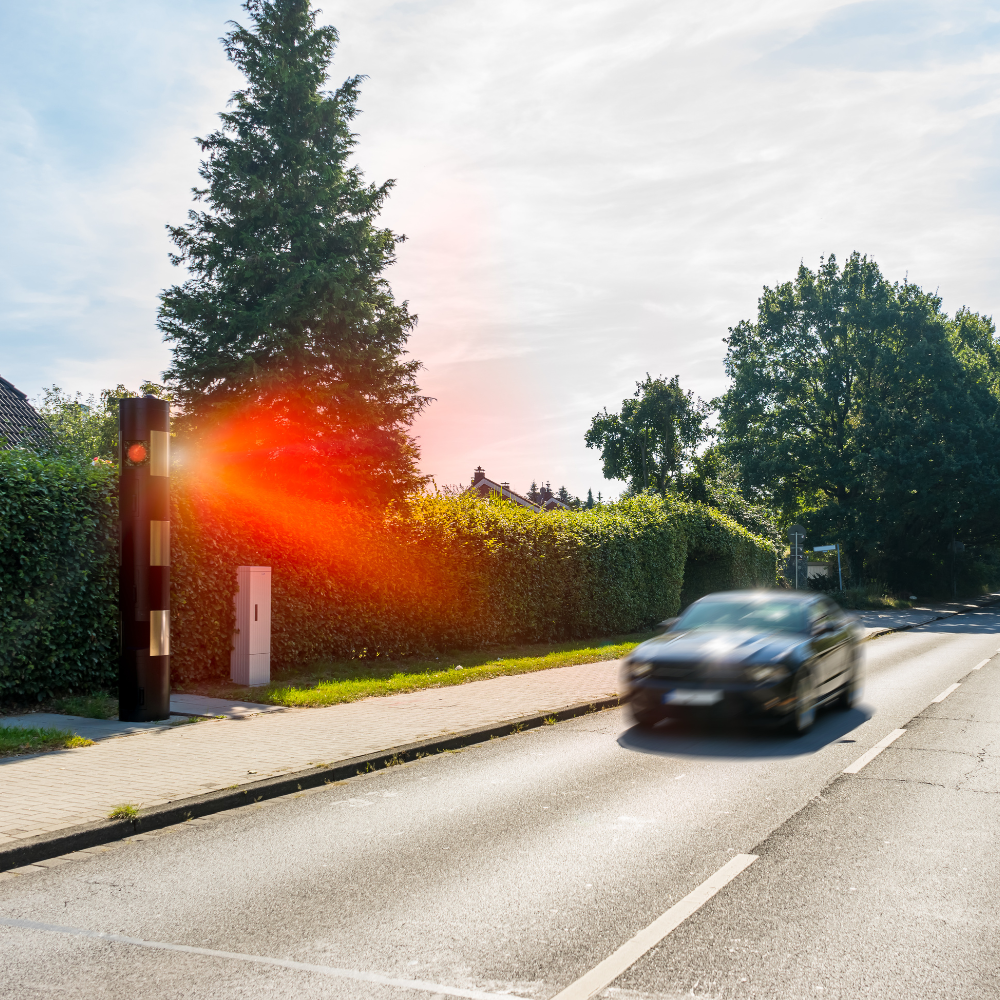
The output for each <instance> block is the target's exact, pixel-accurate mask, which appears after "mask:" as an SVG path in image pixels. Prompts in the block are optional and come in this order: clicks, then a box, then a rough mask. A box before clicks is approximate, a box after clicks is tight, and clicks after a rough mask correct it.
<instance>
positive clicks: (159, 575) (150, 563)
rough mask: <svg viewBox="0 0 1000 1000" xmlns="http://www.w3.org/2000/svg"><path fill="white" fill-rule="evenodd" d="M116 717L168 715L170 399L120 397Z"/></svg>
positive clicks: (133, 718)
mask: <svg viewBox="0 0 1000 1000" xmlns="http://www.w3.org/2000/svg"><path fill="white" fill-rule="evenodd" d="M118 468H119V470H120V474H119V477H118V517H119V526H120V532H121V534H120V548H119V551H120V559H121V562H120V564H119V569H118V621H119V636H120V639H119V642H120V646H119V659H118V718H119V719H121V720H122V721H123V722H153V721H156V720H159V719H168V718H170V404H169V403H168V402H167V401H166V400H165V399H157V398H156V397H155V396H143V397H142V398H141V399H135V398H130V399H120V400H119V401H118Z"/></svg>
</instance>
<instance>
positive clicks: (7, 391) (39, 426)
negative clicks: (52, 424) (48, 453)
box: [0, 376, 54, 450]
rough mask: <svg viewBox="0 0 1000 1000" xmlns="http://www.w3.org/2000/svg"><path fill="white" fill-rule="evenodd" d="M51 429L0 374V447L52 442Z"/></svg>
mask: <svg viewBox="0 0 1000 1000" xmlns="http://www.w3.org/2000/svg"><path fill="white" fill-rule="evenodd" d="M53 440H54V438H53V436H52V431H51V430H49V426H48V424H46V423H45V421H44V420H42V418H41V417H40V416H39V415H38V413H37V412H36V410H35V408H34V407H33V406H32V405H31V403H29V402H28V397H27V396H26V395H25V394H24V393H23V392H21V390H20V389H18V388H17V386H15V385H14V384H13V383H11V382H8V381H7V379H5V378H4V377H3V376H0V448H4V449H6V450H10V449H11V448H17V447H19V446H22V445H28V446H30V445H48V444H52V443H53Z"/></svg>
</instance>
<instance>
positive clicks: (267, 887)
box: [0, 609, 1000, 1000]
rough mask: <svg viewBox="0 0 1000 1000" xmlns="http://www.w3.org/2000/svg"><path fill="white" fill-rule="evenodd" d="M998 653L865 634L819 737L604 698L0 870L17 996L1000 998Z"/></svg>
mask: <svg viewBox="0 0 1000 1000" xmlns="http://www.w3.org/2000/svg"><path fill="white" fill-rule="evenodd" d="M998 647H1000V614H997V613H996V612H994V611H992V610H990V609H984V610H982V611H979V612H976V613H971V614H968V615H964V616H962V617H959V618H952V619H948V620H945V621H943V622H939V623H935V624H932V625H929V626H925V627H922V628H919V629H916V630H914V631H912V632H907V633H901V634H897V635H891V636H885V637H883V638H880V639H877V640H875V641H874V642H871V643H868V644H866V646H865V647H864V649H865V657H866V678H865V688H864V692H863V696H862V699H861V703H860V707H859V708H857V709H855V710H852V711H850V712H846V713H836V712H830V713H825V714H823V715H821V716H820V718H819V720H818V722H817V725H816V727H815V729H814V730H813V732H812V733H810V734H809V735H808V736H806V737H802V738H799V739H789V738H787V737H782V736H777V735H770V734H766V733H755V732H752V731H750V732H738V731H730V730H721V729H716V730H710V729H699V728H690V727H684V726H681V725H677V724H667V725H665V726H664V727H662V728H661V729H659V730H656V731H654V732H652V733H646V732H641V731H639V730H637V729H634V728H632V726H631V722H630V720H629V717H628V715H627V712H626V711H625V710H621V709H619V710H614V711H606V712H601V713H597V714H593V715H590V716H586V717H583V718H579V719H576V720H573V721H570V722H565V723H559V724H557V725H553V726H546V727H543V728H541V729H538V730H533V731H529V732H524V733H518V734H515V735H512V736H509V737H506V738H504V739H501V740H495V741H491V742H489V743H486V744H482V745H480V746H476V747H472V748H469V749H467V750H464V751H461V752H456V753H446V754H441V755H439V756H435V757H428V758H425V759H422V760H419V761H416V762H414V763H412V764H405V765H402V766H398V767H393V768H390V769H388V770H385V771H379V772H374V773H372V774H367V775H363V776H359V777H358V778H355V779H351V780H350V781H347V782H342V783H340V784H336V785H330V786H328V787H325V788H323V789H321V790H318V791H315V792H310V793H306V794H301V795H298V796H291V797H287V798H284V799H276V800H272V801H270V802H267V803H260V804H258V805H253V806H247V807H245V808H242V809H238V810H234V811H231V812H228V813H223V814H220V815H218V816H216V817H213V818H211V819H206V820H201V821H197V822H195V823H189V824H184V825H182V826H180V827H174V828H171V829H170V830H166V831H163V832H161V833H158V834H154V835H148V836H146V837H144V838H142V839H140V840H133V841H131V842H128V843H125V844H122V845H119V846H116V847H113V848H112V849H110V850H108V851H107V852H106V853H104V854H102V855H100V856H98V857H95V858H93V859H91V860H86V861H79V862H70V863H67V864H64V865H62V866H60V867H56V868H52V869H50V870H48V871H46V872H43V873H39V874H34V875H29V876H25V877H23V878H19V879H13V880H9V881H4V882H0V995H2V996H3V997H4V998H5V1000H15V998H16V1000H20V998H34V997H60V998H62V997H65V998H77V997H79V998H86V1000H97V998H105V997H115V998H118V997H121V998H138V997H156V998H161V997H164V998H166V997H171V998H172V997H197V998H201V997H212V998H215V997H219V998H237V997H239V998H243V997H247V998H251V997H296V998H299V997H301V998H312V997H331V998H352V1000H353V998H361V1000H383V998H384V1000H410V998H421V1000H427V998H428V997H442V998H443V997H451V996H462V997H481V998H485V997H490V996H492V997H496V996H501V995H507V996H519V997H526V998H527V997H531V998H540V1000H541V998H545V1000H548V998H553V997H556V996H560V997H561V1000H582V998H584V997H586V996H588V995H596V996H602V997H616V998H680V997H711V998H769V1000H770V998H774V1000H798V998H807V997H808V998H817V997H819V998H823V1000H830V998H834V997H835V998H843V1000H859V998H869V997H872V998H874V997H877V998H897V997H898V998H906V1000H923V998H932V997H935V998H936V997H942V998H962V1000H974V998H980V997H982V998H987V997H988V998H991V1000H995V998H996V997H998V996H1000V929H998V923H1000V919H998V914H1000V889H998V886H1000V879H998V862H997V850H996V845H997V842H998V834H1000V655H996V654H997V650H998ZM987 659H988V662H987V663H985V665H981V664H982V661H983V660H987ZM977 665H981V666H979V669H974V668H976V667H977ZM954 684H958V687H957V688H954V689H953V690H950V691H949V689H950V688H951V686H952V685H954ZM946 691H948V693H947V695H946V697H945V698H944V699H943V700H941V701H937V702H935V701H934V699H935V698H936V697H938V696H940V695H942V694H943V693H945V692H946ZM897 729H905V730H906V732H905V733H903V734H902V735H900V736H898V738H897V739H895V741H894V742H892V743H891V744H889V745H888V746H887V747H886V749H884V750H883V751H882V752H881V753H880V754H879V755H878V756H876V757H874V759H873V760H871V762H870V763H868V764H866V765H865V766H864V767H863V768H862V769H861V770H859V771H858V772H857V773H854V774H844V773H842V772H843V771H844V769H845V768H847V767H848V766H849V765H851V764H852V762H854V761H856V760H857V759H858V758H860V757H861V756H862V755H863V754H865V753H866V752H867V751H869V750H870V749H872V748H873V747H875V746H876V745H877V744H879V743H880V742H881V741H883V740H884V738H886V737H889V736H891V735H892V734H893V733H894V731H895V730H897ZM741 856H748V857H741ZM734 858H736V859H737V860H736V862H733V859H734ZM727 865H729V868H725V866H727ZM720 869H724V871H723V874H722V876H720V877H717V878H716V879H715V881H714V882H713V881H712V877H713V875H714V874H715V873H717V872H718V871H719V870H720ZM740 869H742V870H740ZM737 871H738V873H735V872H737ZM727 873H729V874H732V876H733V877H731V879H729V881H728V882H726V878H728V875H727ZM734 873H735V874H734ZM706 881H707V885H708V888H706ZM722 882H726V884H721V883H722ZM716 889H717V891H715V893H714V895H713V894H712V892H713V890H716ZM692 894H693V895H692ZM664 914H667V916H666V917H663V915H664ZM685 917H686V919H685ZM651 925H652V927H651ZM647 928H651V929H649V930H648V931H646V933H645V936H643V932H644V929H647ZM661 932H662V933H661ZM637 936H638V937H637ZM633 939H636V940H633ZM630 941H631V942H632V944H628V942H630ZM623 945H625V946H626V947H625V948H624V949H622V951H620V952H618V955H617V957H616V958H615V959H614V960H613V961H612V962H611V963H610V964H609V963H608V962H607V961H606V960H607V959H608V958H609V956H612V955H613V954H614V953H616V952H617V951H618V950H619V949H620V948H622V946H623ZM220 953H221V954H220ZM602 963H604V964H603V965H602ZM595 969H598V972H597V973H595V972H594V970H595ZM602 970H603V971H602ZM588 976H589V977H590V978H589V979H588ZM595 977H596V978H595ZM609 977H610V978H609ZM595 989H596V993H595V992H594V990H595Z"/></svg>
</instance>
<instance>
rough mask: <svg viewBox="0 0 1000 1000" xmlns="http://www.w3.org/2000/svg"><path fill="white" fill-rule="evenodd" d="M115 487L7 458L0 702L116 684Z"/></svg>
mask: <svg viewBox="0 0 1000 1000" xmlns="http://www.w3.org/2000/svg"><path fill="white" fill-rule="evenodd" d="M116 491H117V480H116V478H115V475H114V473H113V471H112V470H111V469H110V468H109V467H108V466H104V467H101V468H95V467H93V466H84V465H80V464H78V463H76V462H73V461H67V460H64V459H60V458H53V457H43V456H38V455H35V454H32V453H31V452H28V451H25V450H21V449H14V450H12V451H0V699H3V700H13V701H25V700H34V699H38V700H41V699H44V698H47V697H50V696H52V695H54V694H56V693H62V692H73V691H90V690H95V689H100V688H105V687H110V686H113V685H116V684H117V683H118V664H117V650H118V613H117V608H116V604H115V602H116V599H117V589H118V563H117V516H118V505H117V494H116Z"/></svg>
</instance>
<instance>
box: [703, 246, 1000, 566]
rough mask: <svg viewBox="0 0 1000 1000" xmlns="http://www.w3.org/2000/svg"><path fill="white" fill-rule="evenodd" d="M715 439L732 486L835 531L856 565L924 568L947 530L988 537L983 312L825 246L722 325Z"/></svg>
mask: <svg viewBox="0 0 1000 1000" xmlns="http://www.w3.org/2000/svg"><path fill="white" fill-rule="evenodd" d="M727 342H728V345H729V349H728V354H727V357H726V371H727V374H728V375H729V376H730V378H731V379H732V385H731V388H730V389H729V391H728V392H727V393H726V394H725V395H724V396H723V398H722V401H721V431H722V444H723V450H724V452H725V454H726V455H728V456H729V457H730V458H732V459H733V460H734V461H735V462H736V463H737V464H738V466H739V469H740V477H741V483H742V486H743V487H744V489H745V490H747V491H749V492H750V493H751V495H756V496H758V497H764V498H767V499H768V500H770V501H771V502H772V503H773V504H774V505H775V506H776V507H778V508H779V509H780V510H781V511H783V513H784V515H785V519H786V520H791V519H797V520H801V521H803V522H804V523H806V525H807V527H808V528H809V529H810V535H811V537H812V538H813V539H814V540H817V541H818V540H819V539H820V538H822V539H824V540H826V539H839V540H841V541H842V542H843V543H844V544H845V545H846V546H847V547H848V549H849V551H850V553H851V556H852V558H851V565H852V569H853V572H854V575H855V577H856V578H862V577H864V576H866V575H872V574H873V573H876V572H881V573H883V574H884V575H887V576H889V577H892V578H894V579H896V580H900V579H906V578H907V577H908V576H909V579H911V580H912V578H913V574H914V570H915V568H916V567H918V564H919V566H920V567H922V569H921V570H920V572H924V573H925V574H926V573H930V572H932V570H933V563H934V562H935V560H937V561H938V562H939V563H940V561H941V559H942V558H943V553H944V551H945V549H946V546H947V544H948V543H949V542H950V541H952V540H954V539H955V538H958V539H964V540H965V541H967V542H968V541H977V542H980V543H983V542H993V541H996V540H997V537H998V527H1000V525H998V522H997V519H996V516H995V511H996V509H997V503H998V501H1000V474H998V473H1000V452H998V441H1000V435H998V430H1000V428H998V426H997V403H998V395H997V385H998V376H1000V364H998V347H997V343H996V338H995V336H994V331H993V326H992V323H991V322H990V321H989V320H988V319H985V318H984V317H981V316H977V315H976V314H974V313H971V312H969V311H968V310H961V311H960V312H959V313H958V314H957V315H956V317H955V318H954V320H949V318H948V317H947V315H945V313H944V312H943V311H942V309H941V301H940V299H939V298H938V297H937V296H936V295H933V294H928V293H926V292H924V291H922V290H921V289H920V288H918V287H917V286H916V285H913V284H910V283H908V282H905V281H904V282H902V283H891V282H889V281H888V280H887V279H886V278H884V277H883V276H882V274H881V272H880V271H879V268H878V266H877V265H876V263H875V262H874V261H872V260H869V259H868V258H866V257H863V256H861V255H860V254H857V253H855V254H853V255H852V256H851V257H850V258H849V260H848V261H847V262H846V264H845V266H844V267H843V268H842V269H841V268H840V267H838V265H837V261H836V260H835V258H834V257H833V256H831V257H830V258H828V259H827V260H825V261H823V262H821V265H820V267H819V269H818V270H817V271H816V272H813V271H810V270H809V269H808V268H807V267H805V266H800V268H799V271H798V274H797V276H796V278H795V280H794V281H791V282H787V283H785V284H782V285H779V286H777V287H776V288H773V289H771V288H765V289H764V293H763V295H762V296H761V298H760V301H759V303H758V310H757V318H756V321H749V320H747V321H744V322H741V323H739V324H738V325H737V326H736V327H734V328H732V329H731V330H730V331H729V338H728V341H727Z"/></svg>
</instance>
